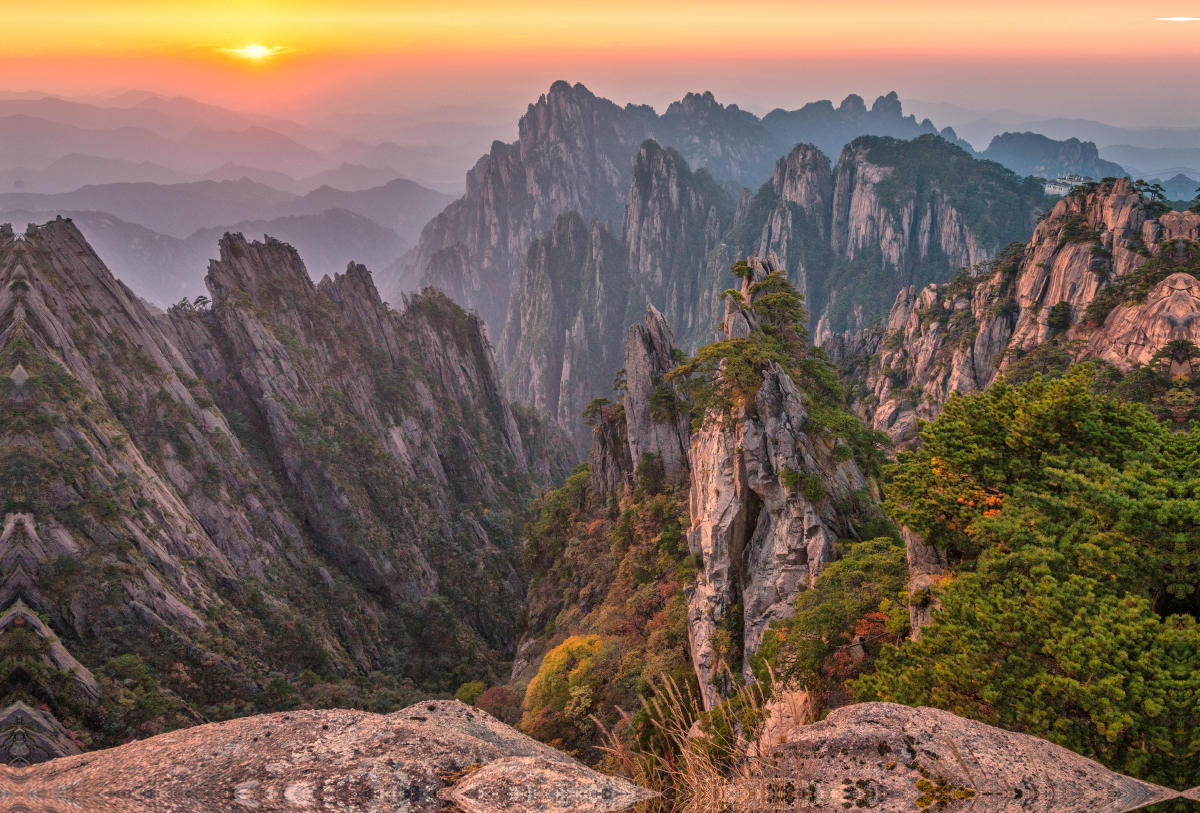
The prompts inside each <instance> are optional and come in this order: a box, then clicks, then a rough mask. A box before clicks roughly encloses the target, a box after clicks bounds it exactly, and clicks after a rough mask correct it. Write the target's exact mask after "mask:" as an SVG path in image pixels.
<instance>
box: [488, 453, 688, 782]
mask: <svg viewBox="0 0 1200 813" xmlns="http://www.w3.org/2000/svg"><path fill="white" fill-rule="evenodd" d="M589 476H590V473H589V471H588V468H587V466H586V465H582V466H580V467H579V468H578V469H576V472H575V473H574V474H573V475H572V476H571V477H569V478H568V479H567V482H566V483H565V484H564V485H563V486H562V488H559V489H554V490H551V491H549V492H547V493H546V494H545V495H544V496H543V497H541V498H540V499H539V500H538V501H537V502H536V503H535V506H534V507H535V509H536V510H537V519H536V520H535V521H534V522H531V523H530V524H529V525H528V526H527V527H526V532H525V539H526V542H525V563H526V566H527V567H528V568H529V570H530V573H531V575H532V581H531V586H530V589H529V604H528V608H527V610H526V616H525V619H526V620H525V624H526V630H525V644H524V646H523V647H522V650H521V653H520V654H519V656H518V657H520V658H523V659H525V662H526V663H528V664H529V665H528V666H526V668H525V669H524V670H522V671H521V672H519V673H518V674H517V675H515V676H514V680H513V682H512V684H511V685H510V686H509V687H508V688H509V691H510V692H511V693H513V694H514V695H516V696H517V697H519V698H522V710H521V725H522V728H523V729H524V730H525V731H526V733H528V734H530V735H532V736H534V737H536V738H537V739H540V740H542V741H543V742H548V743H550V744H551V745H554V746H555V747H558V748H562V749H564V750H567V751H568V752H571V753H573V754H575V755H576V756H578V757H579V758H580V759H584V760H586V761H589V762H593V763H595V762H598V761H599V760H601V759H602V757H603V754H602V753H601V752H600V751H599V750H597V746H598V745H600V744H601V743H602V742H603V730H604V729H603V728H601V726H603V727H604V728H613V727H617V728H618V729H620V730H621V732H622V736H624V737H626V738H629V739H631V740H636V739H637V738H639V737H643V738H644V737H648V736H650V733H651V732H650V730H649V729H648V728H647V727H646V726H645V725H644V722H645V721H644V715H643V714H642V713H641V702H640V700H639V698H640V697H645V696H649V695H650V694H651V691H652V686H653V685H654V683H656V682H657V681H659V680H660V679H662V678H663V677H664V676H666V677H668V678H671V679H673V680H676V681H678V682H680V683H682V684H687V683H692V684H694V683H695V676H694V674H693V672H692V668H691V660H690V657H689V652H688V626H687V606H686V603H685V601H684V597H683V587H684V586H685V585H686V584H688V583H690V582H691V580H692V578H693V577H694V574H695V566H694V564H693V563H692V561H691V555H690V554H689V553H688V548H687V538H686V536H685V533H684V532H685V530H686V528H687V526H688V508H687V487H686V485H684V484H682V483H680V482H667V481H665V480H664V478H663V476H662V473H661V469H660V468H659V467H657V466H656V465H655V463H654V462H653V461H649V462H647V463H646V464H645V465H643V466H641V467H640V470H639V477H638V480H637V482H636V485H635V486H634V487H632V488H626V489H625V490H624V491H623V492H622V493H614V494H608V495H604V494H597V493H596V492H595V491H593V490H591V489H590V488H589V486H588V481H589ZM539 655H544V657H541V658H540V662H539V658H538V656H539ZM489 691H494V690H489ZM503 698H504V695H503V693H497V694H496V696H495V698H494V699H493V698H487V697H482V698H481V699H480V706H481V707H483V708H485V709H488V710H490V709H489V708H488V707H489V705H490V704H491V702H497V701H501V700H503Z"/></svg>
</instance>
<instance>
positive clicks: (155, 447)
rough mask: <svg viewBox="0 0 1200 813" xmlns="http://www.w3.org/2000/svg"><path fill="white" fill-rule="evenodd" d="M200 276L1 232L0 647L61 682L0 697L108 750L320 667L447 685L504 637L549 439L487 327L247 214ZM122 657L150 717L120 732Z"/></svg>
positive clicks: (59, 229)
mask: <svg viewBox="0 0 1200 813" xmlns="http://www.w3.org/2000/svg"><path fill="white" fill-rule="evenodd" d="M208 285H209V290H210V292H211V295H212V305H211V308H205V309H202V310H197V309H194V308H189V309H181V308H172V309H171V311H170V312H169V313H167V314H164V315H160V316H157V317H155V316H152V315H151V314H150V313H149V312H148V311H147V309H146V308H145V306H144V305H143V303H142V302H141V301H140V300H138V299H137V297H136V296H134V295H133V294H132V293H131V292H130V291H129V290H128V289H127V288H125V287H124V286H123V285H121V284H120V283H118V282H117V281H116V280H114V279H113V277H112V275H111V274H110V273H109V272H108V270H107V269H106V268H105V267H104V265H103V263H102V262H101V261H100V259H99V258H98V257H96V255H95V254H94V253H93V252H92V251H91V249H90V248H89V247H88V246H87V244H86V243H85V242H84V240H83V238H82V236H81V235H80V234H79V232H78V230H76V229H75V227H74V225H73V224H71V223H70V222H69V221H56V222H53V223H50V224H48V225H46V226H43V227H40V228H38V227H32V228H31V229H30V230H29V231H28V232H27V233H26V234H25V235H24V236H23V237H21V238H17V237H15V236H14V235H13V234H12V231H11V229H7V230H0V399H2V403H0V493H3V494H5V495H6V500H7V501H8V502H7V507H6V509H5V510H6V512H7V513H6V516H5V517H4V522H3V531H2V532H0V568H2V569H0V598H2V599H3V602H4V603H3V605H0V640H2V641H3V642H4V643H3V644H0V645H3V646H13V647H17V650H16V651H18V652H19V657H20V658H22V659H23V662H28V663H29V664H31V666H30V668H31V669H33V668H34V667H36V668H37V669H42V668H46V669H49V670H51V672H52V673H53V675H54V676H55V677H54V680H45V681H41V680H38V681H34V680H28V681H17V682H16V683H9V684H7V685H6V688H5V695H4V696H0V704H3V705H8V704H10V703H12V702H13V701H15V700H20V701H22V702H25V703H26V704H27V705H29V706H31V707H32V706H35V705H37V704H45V705H48V706H49V707H52V708H54V709H55V710H56V713H57V714H60V715H66V716H65V717H64V719H63V724H64V725H66V726H67V727H68V728H69V729H73V730H75V731H77V732H78V733H79V735H80V737H81V738H83V739H84V740H85V741H87V739H88V737H94V738H98V739H96V740H94V741H93V744H99V743H101V742H105V741H106V739H105V738H106V737H109V736H115V737H118V738H124V737H126V736H129V734H130V733H132V731H138V732H139V733H140V734H141V735H144V734H145V733H147V732H150V733H152V732H153V730H154V729H153V726H154V725H165V724H171V725H185V724H190V723H194V722H196V721H197V720H198V719H199V720H202V719H203V718H202V717H201V716H200V712H198V711H197V709H204V708H207V707H208V706H210V705H213V704H216V703H224V702H231V703H234V704H249V703H251V702H253V701H252V698H254V697H255V696H256V695H258V693H259V692H261V691H262V690H263V688H264V687H265V686H266V685H267V684H268V683H269V682H270V681H272V680H275V679H278V680H279V681H281V682H282V683H283V685H284V686H288V687H290V686H299V685H300V683H299V682H298V681H297V679H296V675H297V674H298V673H299V672H301V671H304V670H306V669H309V670H312V671H313V672H315V673H326V672H329V673H333V674H342V675H353V674H359V673H361V674H366V673H368V672H383V673H384V674H385V675H386V674H390V675H392V676H393V677H392V679H394V680H397V681H402V680H405V679H407V680H411V681H414V682H415V683H416V684H418V685H425V686H429V687H433V686H436V685H440V686H442V687H443V690H451V689H453V688H454V687H455V686H457V685H458V684H459V683H461V682H462V681H463V680H464V679H465V674H466V673H465V672H464V671H463V670H464V669H466V670H468V671H473V672H477V673H478V674H480V675H485V674H487V673H488V672H489V671H490V670H492V669H494V668H495V665H496V664H498V663H499V662H500V659H501V658H503V657H505V653H508V656H511V650H512V648H513V646H514V642H513V637H514V626H513V624H514V622H515V619H516V613H517V612H518V610H519V608H520V606H521V603H522V601H523V595H524V587H523V585H522V583H521V579H520V577H519V574H518V570H517V567H518V561H519V559H518V557H519V553H518V541H517V540H518V537H519V532H520V527H519V526H520V522H521V521H520V519H519V517H521V516H522V515H521V513H520V511H521V506H522V505H524V503H525V501H527V500H528V499H529V496H530V495H531V494H532V492H533V490H534V488H536V487H537V485H536V484H537V478H538V477H539V475H537V474H535V473H534V472H537V471H538V470H543V471H545V470H546V468H547V467H546V466H543V465H542V463H543V462H544V461H542V460H534V459H531V456H530V454H529V453H528V452H527V451H526V449H527V448H530V449H533V448H536V449H541V450H543V451H542V453H543V454H546V455H547V457H548V458H549V459H552V460H561V456H555V455H554V454H553V453H552V452H553V450H552V448H551V447H553V446H554V444H556V443H561V440H551V439H548V438H547V437H544V436H543V435H542V434H539V433H540V432H543V429H544V428H538V424H537V423H536V422H533V423H530V422H527V421H522V422H520V423H518V421H517V420H516V418H515V416H514V414H513V413H512V411H511V410H510V408H509V406H508V404H507V402H506V401H505V400H504V399H503V398H502V396H501V393H500V384H499V380H498V376H497V374H496V369H495V365H494V363H493V361H492V357H491V353H490V350H489V348H488V345H487V342H486V338H485V336H484V332H483V327H482V324H481V323H480V322H479V320H478V319H476V318H474V317H471V316H468V315H467V314H465V313H463V312H462V311H461V309H459V308H458V307H457V306H455V305H453V304H452V303H450V302H449V301H448V300H446V299H445V297H443V296H442V295H441V294H439V293H437V292H426V293H423V294H420V295H417V296H414V297H413V298H411V299H410V300H409V301H408V303H407V307H406V309H405V310H404V312H403V313H397V312H394V311H390V310H389V309H387V308H386V307H385V306H384V305H383V303H382V302H381V301H380V300H379V297H378V294H377V293H376V292H375V288H374V285H373V283H372V281H371V277H370V274H369V273H368V272H367V271H366V269H365V268H363V267H361V266H351V267H350V268H349V269H348V270H347V272H346V274H343V275H338V276H337V277H335V278H334V279H328V278H327V279H325V280H323V281H322V282H321V284H320V285H319V286H314V285H313V284H312V282H311V281H310V280H309V278H308V275H307V272H306V271H305V269H304V266H303V265H302V263H301V262H300V260H299V258H298V257H297V255H296V253H295V251H294V250H293V249H292V248H291V247H290V246H287V245H285V244H282V243H278V242H275V241H268V242H267V243H257V242H253V243H252V242H249V241H246V240H244V239H243V238H242V237H241V236H240V235H227V236H226V237H225V238H224V239H223V240H222V242H221V257H220V259H219V260H216V261H214V262H213V264H212V265H211V267H210V269H209V275H208ZM551 437H558V438H560V437H561V436H558V435H552V436H551ZM553 468H554V470H553V471H546V474H547V475H549V476H561V474H562V472H561V470H560V469H559V468H558V464H555V466H554V467H553ZM543 482H544V481H543ZM484 514H486V515H487V517H488V518H487V520H486V523H484V522H481V521H480V520H478V519H476V516H483V515H484ZM35 612H36V615H35V614H34V613H35ZM43 619H44V620H43ZM18 627H20V628H21V630H24V631H21V632H20V634H17V633H16V632H14V630H16V629H17V628H18ZM26 631H28V632H26ZM14 636H15V637H14ZM10 641H15V642H17V643H12V644H9V643H8V642H10ZM67 649H69V650H70V653H68V652H67ZM431 651H440V652H441V653H442V655H443V656H444V657H443V659H442V660H440V661H439V660H438V659H430V658H428V657H427V656H426V655H427V653H428V652H431ZM416 652H421V653H426V655H422V656H421V657H420V658H418V657H416V656H415V654H414V653H416ZM406 653H407V654H406ZM118 654H123V655H126V656H127V657H128V658H132V659H133V660H132V662H131V663H132V664H133V665H138V664H144V667H143V666H140V665H138V666H137V669H142V668H145V669H146V670H147V671H146V672H145V679H146V680H152V681H154V683H155V686H156V687H157V688H156V691H158V693H159V696H161V697H162V700H163V703H164V704H165V706H166V707H167V709H168V711H166V712H163V713H162V714H161V715H158V717H157V718H156V719H155V721H153V722H151V723H148V724H147V725H148V726H150V727H149V728H142V729H132V730H131V731H129V732H127V731H126V730H125V729H124V728H121V727H120V726H117V727H116V728H114V727H113V726H112V725H111V724H110V725H109V726H108V727H107V728H105V723H104V719H105V715H106V714H108V713H109V711H108V710H109V709H118V710H119V709H121V708H125V706H122V705H121V703H122V702H124V701H122V700H121V698H122V697H124V695H126V694H127V695H129V700H128V702H129V703H132V698H133V695H132V693H131V692H130V691H128V690H127V689H126V688H125V687H124V686H123V685H122V684H121V683H120V681H119V680H114V679H113V677H112V676H113V674H114V673H112V672H111V670H110V671H109V672H107V673H105V680H99V681H98V678H100V677H101V674H100V672H99V671H98V669H99V667H100V666H104V665H105V664H106V663H107V662H108V661H109V660H110V659H112V658H115V657H116V655H118ZM76 659H77V660H76ZM113 668H115V667H113ZM130 668H133V667H132V666H131V667H130ZM89 670H90V671H89ZM135 671H136V670H135ZM439 672H440V676H439ZM93 673H94V674H93ZM136 673H137V675H139V676H141V675H142V674H143V673H142V672H140V671H136ZM60 677H61V678H62V679H61V680H60V679H59V678H60ZM142 679H143V678H142V677H138V678H137V680H142ZM293 681H295V682H293ZM132 682H135V683H136V681H132ZM289 691H290V689H289ZM122 693H124V694H122ZM239 707H240V706H239ZM129 708H132V706H129ZM250 708H253V706H250ZM173 714H177V715H179V717H178V719H176V718H175V717H173V716H172V715H173ZM119 716H120V715H119V714H118V718H119ZM114 719H116V718H114ZM172 720H174V722H171V721H172ZM89 732H90V733H89ZM108 732H112V733H108Z"/></svg>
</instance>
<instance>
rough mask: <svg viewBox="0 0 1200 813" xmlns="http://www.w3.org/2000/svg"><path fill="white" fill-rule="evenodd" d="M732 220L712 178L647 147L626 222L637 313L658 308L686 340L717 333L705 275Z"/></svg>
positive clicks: (667, 152) (637, 164) (669, 151)
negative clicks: (646, 306) (643, 308)
mask: <svg viewBox="0 0 1200 813" xmlns="http://www.w3.org/2000/svg"><path fill="white" fill-rule="evenodd" d="M732 213H733V205H732V201H731V200H730V199H729V196H728V194H727V193H726V192H724V191H723V190H722V189H721V188H720V187H718V186H717V185H716V184H715V183H714V182H713V179H712V176H711V175H709V174H708V172H707V171H697V172H696V173H694V174H693V173H692V171H691V170H690V168H689V167H688V164H687V162H686V160H685V159H684V158H683V156H681V155H680V154H679V153H678V152H676V151H675V150H673V149H666V150H664V149H662V148H660V147H659V146H658V144H656V143H655V142H653V141H647V142H646V143H645V144H643V145H642V148H641V150H640V151H639V152H638V155H637V158H636V160H635V162H634V165H633V182H632V184H631V185H630V188H629V196H628V198H627V199H626V202H625V218H624V221H623V234H624V241H625V245H626V246H627V248H628V250H629V269H630V271H629V273H630V282H631V284H632V287H633V290H634V291H635V292H636V293H635V296H634V297H631V299H634V302H631V303H630V304H631V306H632V307H639V308H640V307H641V305H642V303H643V302H645V303H649V304H652V305H654V306H655V307H657V308H659V309H660V310H662V311H663V313H664V314H665V315H666V317H667V319H669V320H670V322H671V324H672V325H674V326H675V328H676V329H677V330H679V331H680V334H681V335H688V336H691V335H693V334H696V333H700V334H704V333H707V332H709V331H711V329H712V309H711V302H712V292H711V291H708V290H705V285H704V283H705V281H706V280H705V270H706V266H707V261H708V255H709V253H710V252H711V251H712V250H713V249H714V248H715V247H716V245H717V243H718V242H719V241H720V239H721V235H722V234H723V233H724V232H725V230H726V229H728V228H729V226H730V225H731V224H730V220H731V215H732ZM706 294H707V295H706ZM635 297H636V298H637V299H640V300H641V301H636V299H635ZM635 302H636V304H635ZM706 305H707V306H708V307H706Z"/></svg>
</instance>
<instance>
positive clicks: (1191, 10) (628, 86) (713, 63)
mask: <svg viewBox="0 0 1200 813" xmlns="http://www.w3.org/2000/svg"><path fill="white" fill-rule="evenodd" d="M5 5H6V6H8V7H7V8H5V11H4V28H5V34H4V36H3V37H0V90H9V91H28V90H41V91H47V92H53V93H63V94H98V93H107V92H110V91H112V90H116V89H122V88H139V89H148V90H154V91H158V92H163V93H181V94H186V95H189V96H193V97H195V98H199V99H202V100H204V101H209V102H213V103H219V104H224V105H227V106H231V107H242V108H245V107H254V108H257V109H268V108H269V109H272V110H273V111H275V112H280V113H286V112H289V111H291V110H298V109H303V108H304V107H305V106H306V105H308V106H311V105H313V104H316V103H318V100H320V103H321V104H329V103H334V104H336V103H337V102H338V100H341V102H342V103H344V104H347V105H354V104H358V102H356V101H355V100H361V99H372V98H378V94H379V93H380V92H381V91H390V93H389V103H392V104H401V100H406V103H411V104H414V105H419V104H432V103H435V102H438V101H442V102H449V103H453V104H484V103H491V104H495V105H499V106H510V105H518V104H520V103H521V101H522V100H524V101H529V100H530V99H529V97H530V94H531V93H534V92H535V91H537V90H539V89H540V90H544V89H545V87H546V86H547V85H548V83H549V82H550V81H552V80H553V79H555V78H565V79H568V80H570V81H582V82H584V83H585V84H587V85H588V86H589V87H592V88H593V89H594V90H596V91H597V92H601V93H604V94H605V95H608V96H610V97H611V98H614V99H616V100H618V101H622V102H623V101H645V102H648V103H651V104H654V105H656V106H661V105H663V104H665V103H667V102H669V101H670V100H671V99H674V98H678V97H679V96H681V95H682V93H684V92H686V91H688V90H704V89H712V90H714V92H717V93H718V96H719V97H721V96H723V97H725V98H726V99H728V100H730V101H733V100H736V101H738V102H739V103H741V104H743V106H750V107H752V108H753V107H755V106H757V107H761V108H763V109H769V108H771V107H775V106H785V107H794V106H798V105H799V104H802V103H804V102H805V101H810V100H812V99H814V98H826V97H829V98H834V99H835V100H836V99H838V98H840V96H844V95H845V93H848V92H858V93H860V94H862V95H863V96H867V97H868V101H869V100H870V98H871V97H873V95H876V94H878V93H883V92H886V91H888V90H891V89H895V90H897V91H898V92H900V95H901V97H902V98H921V99H926V100H930V101H949V102H954V103H957V104H960V105H965V106H970V107H976V108H980V109H992V108H999V107H1016V108H1018V109H1021V110H1030V111H1033V112H1037V113H1044V114H1055V113H1061V114H1063V115H1068V116H1088V117H1093V118H1101V119H1104V120H1107V121H1112V122H1114V123H1135V122H1137V121H1147V122H1148V123H1159V124H1197V123H1200V107H1198V105H1197V102H1198V101H1200V96H1198V94H1200V91H1197V90H1195V89H1193V87H1194V86H1195V85H1196V83H1195V81H1194V79H1195V77H1196V75H1197V69H1200V21H1192V22H1174V21H1163V20H1159V19H1156V18H1166V17H1188V16H1196V17H1200V0H1170V1H1169V2H1166V1H1164V0H1152V2H1148V3H1147V2H1141V1H1140V0H1125V2H1112V0H1087V2H1081V1H1077V0H1070V2H1046V1H1043V2H1029V1H1028V0H1008V1H1007V2H942V1H940V0H939V1H938V2H919V3H897V2H895V1H894V0H888V2H880V1H879V0H858V2H854V3H844V2H841V3H838V2H835V3H812V2H795V1H794V0H793V1H791V2H785V1H784V0H749V1H748V2H746V1H743V2H740V3H737V4H733V3H730V2H728V0H721V2H713V0H692V1H691V2H675V1H674V0H667V1H666V2H655V3H647V2H644V0H639V1H638V2H634V1H633V0H608V2H570V1H569V0H566V1H565V2H564V1H562V0H560V1H559V2H549V1H548V0H523V2H519V1H517V0H493V2H454V1H453V0H451V2H439V3H434V2H379V1H378V0H342V2H326V0H287V2H284V1H283V0H187V1H186V2H162V1H161V0H122V1H121V2H87V0H55V2H53V3H20V4H13V3H10V4H5Z"/></svg>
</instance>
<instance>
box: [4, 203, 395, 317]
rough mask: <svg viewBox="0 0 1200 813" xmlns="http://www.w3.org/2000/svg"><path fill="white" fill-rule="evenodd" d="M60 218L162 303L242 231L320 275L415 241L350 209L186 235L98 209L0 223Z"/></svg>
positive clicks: (196, 283)
mask: <svg viewBox="0 0 1200 813" xmlns="http://www.w3.org/2000/svg"><path fill="white" fill-rule="evenodd" d="M59 216H61V217H63V218H70V219H71V220H73V221H74V223H75V225H76V226H78V227H79V230H80V231H81V232H83V234H84V236H85V237H86V238H87V240H88V242H89V243H90V244H91V245H93V246H95V247H96V249H97V251H99V252H100V253H101V255H102V256H103V258H104V262H105V263H106V264H107V265H108V267H109V270H111V271H112V272H113V275H114V276H116V277H117V278H118V279H120V280H121V281H122V282H124V283H125V284H126V285H128V286H129V287H130V288H131V289H132V290H133V291H134V292H135V293H137V294H138V295H139V296H140V297H142V298H143V299H145V300H146V301H148V302H150V303H151V304H154V305H156V306H158V307H160V308H165V307H166V306H168V305H171V304H173V303H176V302H178V301H179V300H180V299H184V298H186V299H194V298H195V297H197V296H199V295H201V294H203V293H205V288H204V274H205V272H206V270H207V268H208V263H209V260H210V259H212V258H213V253H212V252H213V247H214V246H215V245H216V244H217V241H219V240H220V238H221V236H222V235H223V234H224V233H226V232H231V233H234V234H237V233H242V234H244V235H246V237H247V238H248V239H262V238H263V237H264V235H270V236H271V237H274V238H275V239H277V240H280V241H282V242H285V243H288V244H290V245H292V246H294V247H295V248H296V250H297V251H299V252H300V255H301V256H302V257H303V258H304V262H305V266H306V267H307V269H308V272H309V274H310V275H311V276H312V277H313V279H314V280H319V279H320V278H321V277H323V276H325V275H329V276H332V275H334V274H338V273H344V272H345V270H346V266H347V264H348V263H350V262H351V261H354V262H359V263H362V264H364V265H367V266H368V267H371V268H385V267H386V266H387V265H388V264H389V263H391V262H392V261H393V260H394V259H395V258H396V257H398V256H400V255H401V254H403V253H404V251H405V250H406V249H407V248H408V247H409V245H410V243H408V242H407V241H406V240H404V239H403V238H401V237H400V236H398V235H397V234H396V232H395V231H394V230H393V229H389V228H386V227H384V226H381V225H379V224H378V223H376V222H375V221H373V220H371V219H370V218H367V217H364V216H362V215H360V214H356V213H354V212H351V211H349V210H347V209H328V210H325V211H323V212H320V213H319V214H307V215H289V216H286V217H277V218H274V219H272V220H261V219H259V220H240V221H238V222H235V223H229V224H226V225H222V226H218V227H215V228H207V229H199V230H197V231H195V232H193V233H192V234H191V235H189V236H188V237H187V239H180V238H178V237H172V236H170V235H167V234H160V233H158V232H156V231H152V230H151V229H148V228H146V227H144V226H140V225H138V224H136V223H130V222H128V221H125V220H121V219H120V218H118V217H115V216H113V215H111V214H108V213H106V212H97V211H72V210H69V209H63V210H56V211H53V212H23V211H14V212H6V213H3V214H0V221H3V222H11V223H13V224H14V225H15V226H16V227H17V228H18V229H22V228H23V227H24V225H25V224H28V223H34V224H39V223H44V222H47V221H50V220H54V219H55V218H56V217H59Z"/></svg>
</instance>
